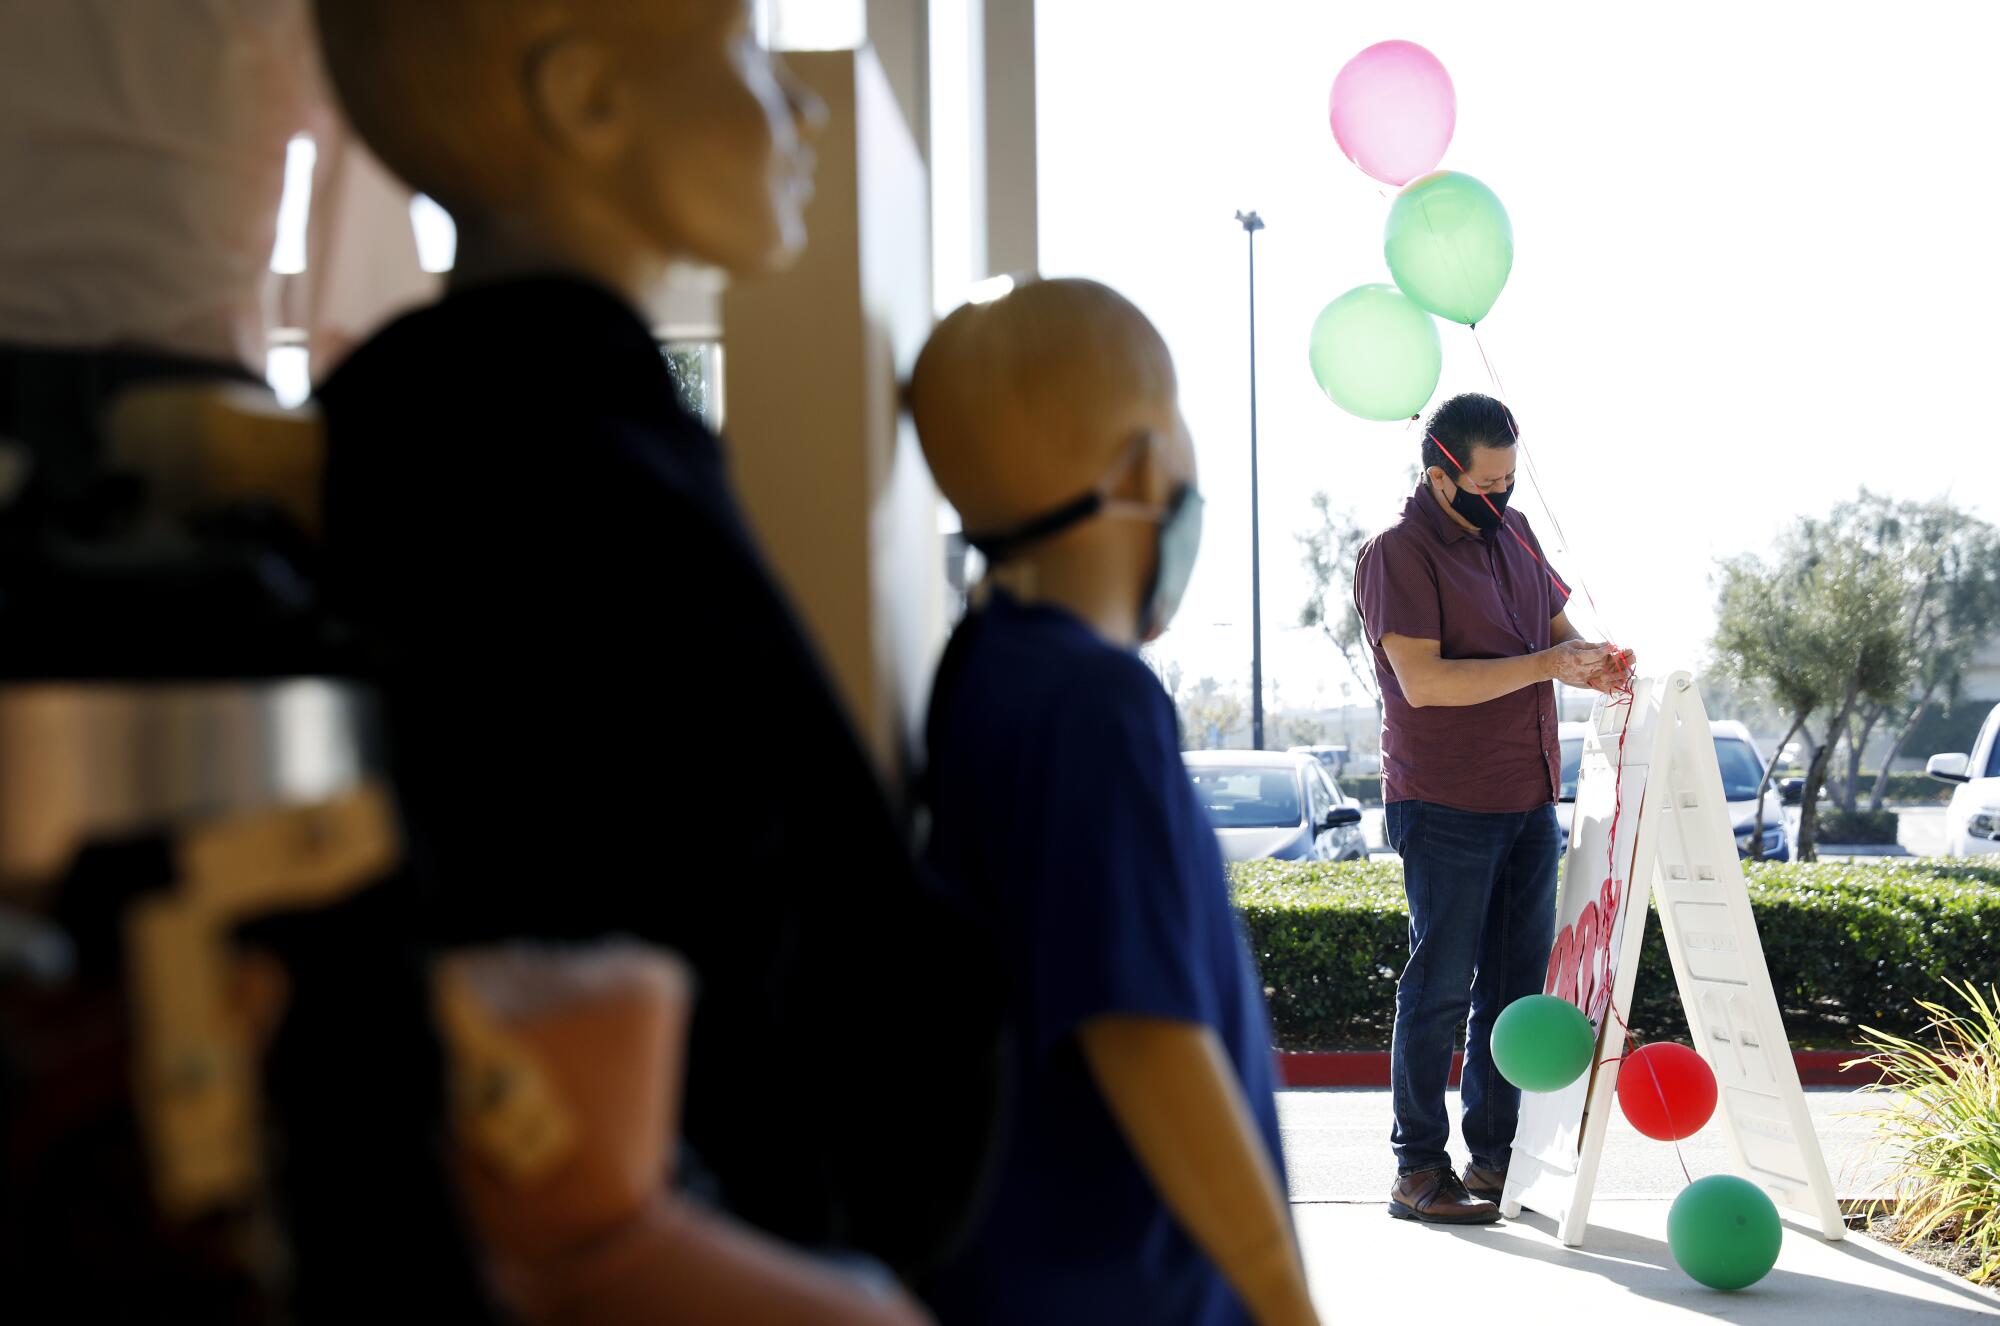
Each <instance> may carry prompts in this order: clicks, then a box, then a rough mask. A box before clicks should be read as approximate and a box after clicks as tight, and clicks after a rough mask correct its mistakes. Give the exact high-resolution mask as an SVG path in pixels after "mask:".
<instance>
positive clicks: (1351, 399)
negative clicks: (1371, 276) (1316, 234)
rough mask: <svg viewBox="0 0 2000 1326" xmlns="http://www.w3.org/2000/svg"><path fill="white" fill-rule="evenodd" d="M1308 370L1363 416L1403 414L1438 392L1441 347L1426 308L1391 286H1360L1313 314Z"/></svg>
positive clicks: (1406, 415)
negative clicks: (1317, 315)
mask: <svg viewBox="0 0 2000 1326" xmlns="http://www.w3.org/2000/svg"><path fill="white" fill-rule="evenodd" d="M1310 357H1311V359H1312V370H1313V376H1314V377H1315V378H1317V379H1318V380H1319V388H1320V390H1321V391H1323V392H1325V393H1326V394H1327V397H1328V398H1329V399H1330V400H1332V401H1333V403H1334V404H1335V405H1338V406H1339V407H1340V408H1341V409H1343V410H1345V411H1347V412H1348V413H1349V414H1358V415H1360V416H1361V417H1362V418H1363V419H1408V418H1409V417H1410V416H1411V415H1413V414H1416V413H1418V412H1420V411H1421V410H1422V409H1423V408H1424V403H1425V402H1426V401H1428V400H1430V398H1431V393H1432V392H1434V391H1436V390H1437V384H1438V374H1439V373H1440V372H1442V371H1443V368H1444V347H1443V346H1442V345H1440V344H1439V342H1438V331H1437V324H1436V323H1434V322H1432V321H1431V316H1430V314H1428V313H1426V312H1424V311H1423V310H1422V309H1420V308H1418V307H1417V306H1416V305H1415V304H1412V303H1411V302H1410V301H1409V300H1408V299H1407V298H1405V297H1404V295H1403V292H1402V291H1400V290H1398V289H1396V287H1394V286H1392V285H1360V286H1356V287H1354V289H1352V290H1350V291H1348V292H1347V293H1346V294H1344V295H1342V296H1341V297H1340V298H1339V299H1336V300H1334V301H1333V302H1332V303H1331V304H1328V305H1327V306H1326V307H1325V308H1323V309H1321V310H1320V312H1319V317H1317V318H1315V319H1314V320H1313V329H1312V347H1311V351H1310Z"/></svg>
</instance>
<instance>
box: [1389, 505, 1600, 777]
mask: <svg viewBox="0 0 2000 1326" xmlns="http://www.w3.org/2000/svg"><path fill="white" fill-rule="evenodd" d="M1506 522H1507V526H1508V528H1509V529H1512V530H1514V531H1516V532H1518V533H1519V534H1520V536H1521V537H1522V538H1523V539H1525V540H1527V542H1528V544H1529V545H1530V546H1531V547H1533V548H1534V550H1535V551H1534V553H1532V554H1531V553H1529V552H1528V550H1527V549H1526V548H1523V547H1522V546H1521V545H1520V544H1519V543H1518V542H1516V541H1515V539H1514V536H1513V535H1512V534H1509V533H1508V532H1507V531H1506V530H1488V531H1486V532H1484V533H1482V534H1470V533H1467V532H1466V531H1465V530H1463V529H1461V528H1459V526H1458V524H1457V522H1455V521H1454V520H1452V518H1451V517H1450V516H1448V515H1447V514H1445V511H1444V508H1442V507H1441V506H1439V505H1438V501H1437V498H1436V497H1435V496H1433V495H1432V493H1431V491H1430V489H1429V488H1428V487H1427V486H1425V485H1423V484H1419V485H1418V486H1417V491H1416V492H1415V493H1414V494H1412V495H1411V497H1410V500H1409V501H1407V502H1405V503H1404V504H1403V516H1402V519H1401V520H1398V521H1397V522H1396V523H1395V524H1394V525H1391V526H1390V527H1389V528H1388V529H1385V530H1383V531H1382V532H1381V533H1380V534H1377V535H1376V536H1375V537H1374V538H1372V539H1370V540H1369V541H1368V542H1367V544H1365V545H1364V546H1363V547H1362V549H1361V555H1360V559H1359V560H1358V561H1357V563H1356V564H1355V568H1354V606H1355V607H1356V608H1357V609H1359V610H1360V612H1361V622H1362V626H1363V628H1364V629H1365V630H1366V632H1367V636H1368V643H1369V645H1370V646H1371V647H1372V649H1373V650H1374V654H1375V677H1376V680H1377V681H1378V682H1379V683H1380V685H1381V687H1382V799H1383V801H1384V802H1389V801H1432V802H1436V803H1437V804H1439V805H1444V806H1450V807H1453V808H1454V809H1457V810H1473V811H1485V812H1489V813H1506V812H1519V811H1527V810H1533V809H1535V808H1536V807H1537V806H1545V805H1547V804H1549V803H1550V802H1552V801H1554V800H1555V798H1556V790H1557V788H1559V787H1560V786H1561V782H1562V748H1561V745H1560V743H1559V742H1558V741H1557V739H1556V697H1555V684H1554V683H1553V682H1545V683H1543V684H1541V685H1537V686H1524V687H1522V688H1521V689H1520V690H1518V691H1514V692H1513V693H1511V694H1509V695H1503V696H1500V697H1499V698H1498V699H1494V700H1488V701H1487V702H1486V703H1484V704H1474V705H1459V706H1451V707H1445V706H1432V707H1429V708H1423V709H1418V708H1415V707H1413V706H1412V705H1411V704H1410V702H1409V701H1408V700H1406V699H1404V698H1403V688H1402V687H1401V686H1399V685H1397V683H1396V672H1395V669H1394V668H1392V667H1390V665H1389V655H1388V654H1387V653H1386V652H1384V650H1383V648H1382V637H1383V636H1385V635H1406V636H1409V637H1411V638H1412V639H1416V640H1435V641H1437V642H1438V653H1439V656H1440V657H1443V658H1514V657H1518V656H1520V655H1522V654H1532V653H1536V652H1538V651H1540V650H1543V649H1547V648H1548V647H1549V645H1550V643H1551V641H1550V639H1549V623H1550V622H1551V621H1552V620H1553V619H1554V618H1555V615H1556V614H1557V613H1559V612H1561V611H1562V609H1563V604H1564V603H1565V602H1566V601H1567V600H1568V598H1569V596H1568V595H1567V594H1565V593H1564V592H1563V591H1562V590H1560V589H1558V588H1557V587H1556V586H1555V584H1554V583H1553V582H1551V580H1550V579H1549V574H1548V572H1547V571H1546V570H1544V569H1543V565H1542V563H1540V562H1538V561H1536V560H1535V559H1536V557H1537V556H1539V555H1540V554H1541V551H1542V545H1541V543H1540V541H1539V540H1537V539H1536V538H1535V533H1534V531H1533V530H1531V529H1529V528H1528V519H1527V517H1526V516H1523V515H1522V514H1521V513H1520V512H1518V511H1514V510H1511V509H1510V510H1509V511H1508V512H1507V514H1506Z"/></svg>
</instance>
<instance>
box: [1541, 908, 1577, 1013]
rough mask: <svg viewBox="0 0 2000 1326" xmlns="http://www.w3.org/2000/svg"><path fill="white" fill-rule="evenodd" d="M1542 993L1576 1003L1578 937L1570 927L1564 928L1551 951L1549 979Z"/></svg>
mask: <svg viewBox="0 0 2000 1326" xmlns="http://www.w3.org/2000/svg"><path fill="white" fill-rule="evenodd" d="M1542 993H1543V994H1552V995H1554V996H1555V997H1556V998H1558V999H1567V1000H1568V1001H1569V1002H1570V1003H1572V1004H1574V1003H1575V1002H1576V935H1575V934H1574V932H1573V931H1572V930H1571V929H1570V927H1568V926H1564V927H1563V928H1562V933H1561V934H1559V935H1557V936H1556V946H1555V947H1554V948H1553V949H1551V950H1550V951H1549V979H1548V983H1547V984H1546V985H1545V986H1544V987H1543V990H1542Z"/></svg>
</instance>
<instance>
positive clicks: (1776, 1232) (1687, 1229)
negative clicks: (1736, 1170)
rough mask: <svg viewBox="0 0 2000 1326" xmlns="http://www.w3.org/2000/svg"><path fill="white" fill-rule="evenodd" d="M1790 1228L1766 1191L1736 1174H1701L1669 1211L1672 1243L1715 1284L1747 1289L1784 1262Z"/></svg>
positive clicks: (1684, 1264)
mask: <svg viewBox="0 0 2000 1326" xmlns="http://www.w3.org/2000/svg"><path fill="white" fill-rule="evenodd" d="M1783 1239H1784V1231H1783V1230H1782V1229H1780V1228H1779V1226H1778V1208H1777V1207H1776V1206H1775V1205H1773V1204H1772V1202H1771V1199H1770V1198H1769V1197H1767V1196H1765V1195H1764V1190H1763V1189H1762V1188H1759V1187H1758V1186H1757V1185H1756V1184H1754V1183H1752V1182H1750V1181H1749V1180H1748V1179H1739V1178H1737V1177H1736V1176H1735V1175H1734V1174H1711V1175H1709V1176H1708V1177H1707V1178H1705V1179H1696V1180H1695V1181H1694V1182H1693V1183H1691V1184H1689V1185H1688V1186H1687V1187H1686V1188H1685V1189H1683V1190H1682V1192H1681V1195H1680V1196H1679V1197H1676V1198H1674V1205H1673V1209H1672V1210H1670V1211H1668V1212H1667V1247H1668V1248H1670V1249H1672V1251H1673V1254H1674V1261H1675V1262H1677V1263H1679V1265H1680V1268H1681V1269H1682V1270H1683V1271H1686V1272H1687V1273H1688V1275H1689V1276H1691V1277H1692V1278H1694V1279H1696V1280H1699V1281H1700V1282H1701V1283H1702V1284H1705V1285H1707V1286H1708V1287H1709V1288H1710V1289H1744V1288H1747V1287H1749V1286H1750V1285H1754V1284H1756V1283H1757V1282H1758V1281H1759V1280H1762V1279H1763V1278H1764V1277H1765V1276H1766V1275H1768V1274H1770V1271H1771V1268H1772V1267H1773V1266H1775V1265H1777V1264H1778V1245H1779V1244H1780V1243H1781V1242H1783Z"/></svg>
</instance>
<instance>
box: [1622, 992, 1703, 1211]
mask: <svg viewBox="0 0 2000 1326" xmlns="http://www.w3.org/2000/svg"><path fill="white" fill-rule="evenodd" d="M1611 1016H1612V1018H1613V1020H1615V1021H1616V1022H1617V1023H1618V1030H1619V1031H1620V1032H1621V1033H1622V1034H1623V1035H1624V1038H1625V1044H1626V1045H1627V1046H1629V1047H1630V1048H1629V1049H1627V1050H1626V1051H1625V1053H1623V1054H1621V1055H1619V1056H1618V1057H1617V1058H1615V1059H1605V1060H1602V1061H1601V1064H1615V1063H1620V1062H1622V1061H1624V1060H1626V1059H1629V1058H1631V1057H1632V1056H1633V1055H1634V1054H1636V1053H1637V1052H1638V1051H1639V1050H1641V1049H1643V1048H1644V1047H1645V1044H1646V1042H1644V1041H1642V1040H1640V1039H1639V1038H1638V1037H1637V1036H1635V1035H1633V1034H1632V1028H1630V1027H1628V1026H1626V1025H1625V1019H1624V1018H1622V1017H1619V1016H1618V1006H1617V1001H1616V1000H1613V1001H1612V1004H1611ZM1639 1062H1640V1063H1641V1064H1643V1065H1644V1066H1645V1069H1646V1077H1647V1078H1648V1079H1649V1080H1650V1081H1651V1082H1652V1084H1653V1094H1654V1095H1656V1096H1658V1097H1659V1099H1660V1113H1661V1114H1664V1115H1665V1116H1666V1118H1667V1132H1668V1133H1669V1134H1671V1137H1670V1138H1669V1140H1670V1141H1672V1142H1673V1144H1674V1159H1675V1160H1676V1161H1678V1162H1680V1167H1681V1177H1682V1178H1683V1179H1686V1180H1687V1181H1688V1182H1689V1183H1693V1182H1694V1175H1693V1174H1691V1173H1689V1172H1688V1163H1687V1156H1686V1155H1684V1154H1683V1153H1682V1152H1681V1139H1680V1131H1681V1129H1680V1125H1679V1124H1677V1123H1675V1122H1674V1110H1673V1106H1672V1105H1670V1104H1668V1103H1667V1089H1666V1088H1665V1087H1664V1086H1662V1085H1660V1075H1659V1073H1657V1072H1655V1071H1654V1069H1653V1065H1652V1064H1651V1063H1650V1062H1648V1061H1647V1060H1645V1059H1643V1058H1642V1059H1641V1060H1640V1061H1639Z"/></svg>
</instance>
